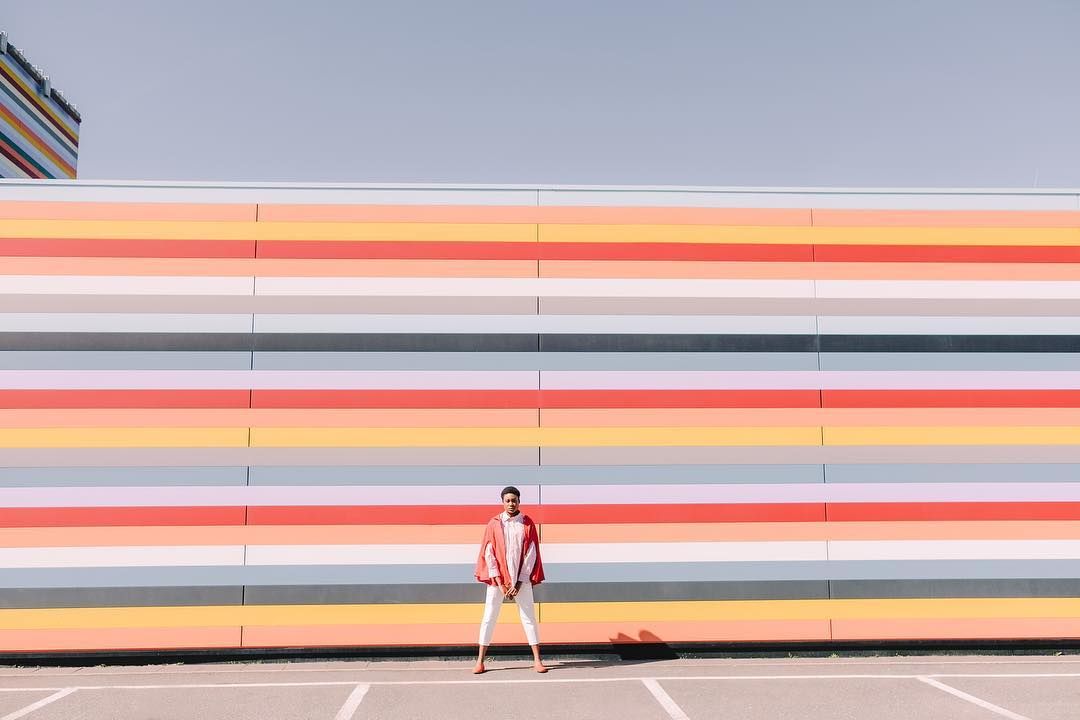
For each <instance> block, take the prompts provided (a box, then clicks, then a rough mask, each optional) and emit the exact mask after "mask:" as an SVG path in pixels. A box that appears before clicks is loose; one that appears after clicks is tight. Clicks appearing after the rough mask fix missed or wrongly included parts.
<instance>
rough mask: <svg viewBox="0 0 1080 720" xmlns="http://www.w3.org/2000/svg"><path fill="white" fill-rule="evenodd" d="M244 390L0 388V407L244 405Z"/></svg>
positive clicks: (194, 406)
mask: <svg viewBox="0 0 1080 720" xmlns="http://www.w3.org/2000/svg"><path fill="white" fill-rule="evenodd" d="M250 394H251V393H250V391H248V390H0V408H8V409H11V408H246V407H248V398H249V397H250Z"/></svg>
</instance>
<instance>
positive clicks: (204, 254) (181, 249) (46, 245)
mask: <svg viewBox="0 0 1080 720" xmlns="http://www.w3.org/2000/svg"><path fill="white" fill-rule="evenodd" d="M0 255H8V256H15V257H139V258H144V257H145V258H149V257H162V258H253V257H255V241H254V240H154V239H149V238H148V239H135V240H131V239H86V238H2V239H0Z"/></svg>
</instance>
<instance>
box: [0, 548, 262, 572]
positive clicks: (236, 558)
mask: <svg viewBox="0 0 1080 720" xmlns="http://www.w3.org/2000/svg"><path fill="white" fill-rule="evenodd" d="M243 564H244V546H243V545H180V546H130V547H42V548H0V567H3V568H8V569H11V568H49V567H51V568H74V567H162V566H172V567H180V566H203V565H208V566H209V565H212V566H228V565H236V566H239V565H243Z"/></svg>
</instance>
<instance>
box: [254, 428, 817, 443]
mask: <svg viewBox="0 0 1080 720" xmlns="http://www.w3.org/2000/svg"><path fill="white" fill-rule="evenodd" d="M820 444H821V431H820V429H819V428H817V427H611V428H551V427H546V428H407V429H402V428H303V427H298V428H252V430H251V445H252V447H537V446H543V447H597V446H635V445H636V446H693V445H820Z"/></svg>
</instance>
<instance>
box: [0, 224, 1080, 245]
mask: <svg viewBox="0 0 1080 720" xmlns="http://www.w3.org/2000/svg"><path fill="white" fill-rule="evenodd" d="M536 227H537V226H535V225H529V224H517V223H339V222H274V223H255V222H247V221H244V222H207V221H164V220H161V221H158V220H0V237H24V238H38V237H40V238H86V239H104V238H118V239H133V238H134V239H140V238H154V239H160V240H294V241H303V240H323V241H332V240H357V241H387V242H408V241H426V242H432V241H444V242H535V241H536V239H537V235H536V233H537V229H536ZM540 239H541V240H542V241H545V242H592V243H616V242H624V243H639V242H669V243H672V242H673V243H717V244H726V243H747V244H760V245H775V244H795V245H800V244H801V245H807V244H811V243H820V244H832V245H1016V246H1023V245H1051V246H1071V245H1080V228H893V227H885V228H879V227H869V228H810V227H756V226H746V227H742V226H721V225H715V226H714V225H542V226H540Z"/></svg>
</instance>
